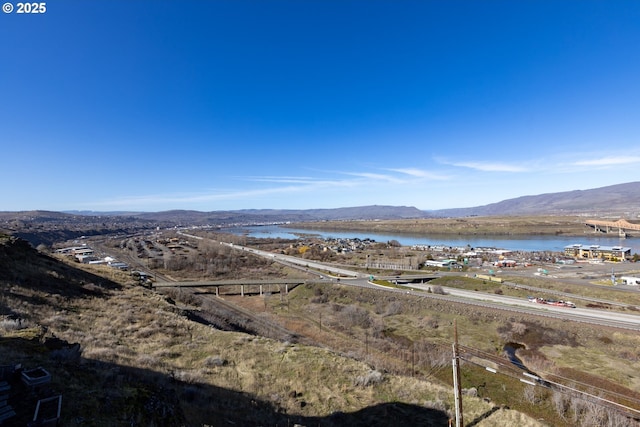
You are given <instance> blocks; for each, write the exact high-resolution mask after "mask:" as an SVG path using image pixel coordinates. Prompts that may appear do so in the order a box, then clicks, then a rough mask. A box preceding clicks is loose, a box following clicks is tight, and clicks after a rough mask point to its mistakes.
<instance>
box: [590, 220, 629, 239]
mask: <svg viewBox="0 0 640 427" xmlns="http://www.w3.org/2000/svg"><path fill="white" fill-rule="evenodd" d="M585 224H586V225H588V226H590V227H593V231H594V232H598V231H604V232H605V233H610V232H611V230H612V229H616V230H617V231H618V235H619V236H621V237H624V236H626V234H627V231H628V230H633V231H640V224H632V223H630V222H629V221H627V220H626V219H619V220H617V221H603V220H596V219H594V220H589V221H585ZM639 234H640V233H639Z"/></svg>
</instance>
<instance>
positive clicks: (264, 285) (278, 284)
mask: <svg viewBox="0 0 640 427" xmlns="http://www.w3.org/2000/svg"><path fill="white" fill-rule="evenodd" d="M316 282H321V281H319V280H305V279H277V278H276V279H263V280H251V279H237V280H214V281H202V282H156V283H153V284H152V288H153V289H156V288H178V289H179V288H211V287H213V288H215V291H216V295H220V288H222V287H227V288H232V291H231V292H225V293H226V294H227V295H229V294H240V295H242V296H244V295H245V294H259V295H262V294H263V293H264V292H269V293H280V292H283V293H284V294H287V293H288V292H289V290H290V289H293V288H295V287H296V286H298V285H302V284H305V283H316ZM272 286H273V287H275V289H272Z"/></svg>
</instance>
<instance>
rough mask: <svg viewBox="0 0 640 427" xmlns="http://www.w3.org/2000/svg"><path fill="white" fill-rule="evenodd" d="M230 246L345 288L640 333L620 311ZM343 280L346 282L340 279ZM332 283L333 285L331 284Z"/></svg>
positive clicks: (637, 323)
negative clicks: (378, 276)
mask: <svg viewBox="0 0 640 427" xmlns="http://www.w3.org/2000/svg"><path fill="white" fill-rule="evenodd" d="M223 244H225V245H228V246H229V247H231V248H233V249H236V250H242V251H248V252H251V253H253V254H255V255H258V256H263V257H266V258H270V259H272V260H273V261H276V262H280V263H283V264H286V265H290V266H291V265H295V266H298V267H302V268H305V269H307V268H308V269H314V270H318V271H320V272H318V275H319V276H320V277H323V278H327V277H328V278H331V279H332V281H333V282H337V281H340V283H342V284H344V285H350V286H359V287H366V288H374V289H379V290H385V291H388V292H398V293H405V294H410V295H415V296H419V297H427V298H433V299H441V300H447V301H452V302H458V303H463V304H470V305H476V306H480V307H484V308H493V309H498V310H504V311H512V312H515V313H522V314H529V315H536V316H543V317H550V318H556V319H563V320H572V321H576V322H582V323H588V324H593V325H600V326H609V327H616V328H622V329H628V330H636V331H640V315H635V314H628V313H620V312H616V311H603V310H598V309H591V308H565V307H554V306H550V305H544V304H536V303H531V302H529V301H528V300H524V299H521V298H514V297H508V296H503V295H495V294H487V293H481V292H475V291H466V290H460V289H454V288H446V289H444V291H445V295H438V294H433V293H429V292H427V291H428V288H429V285H428V284H408V285H406V287H405V288H404V289H399V288H390V287H386V286H381V285H377V284H375V283H372V282H370V281H369V280H368V279H369V275H368V274H365V273H360V272H355V271H351V270H348V269H345V268H339V267H335V266H331V265H327V264H323V263H321V262H317V261H309V260H305V259H300V258H296V257H291V256H287V255H281V254H274V253H271V252H266V251H261V250H258V249H253V248H249V247H244V246H239V245H235V244H232V243H223ZM322 271H326V272H329V273H331V274H333V275H338V276H340V277H339V278H338V277H335V276H333V277H331V276H326V275H324V274H322V273H321V272H322ZM340 279H342V280H340ZM328 283H331V282H328Z"/></svg>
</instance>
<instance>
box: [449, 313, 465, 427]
mask: <svg viewBox="0 0 640 427" xmlns="http://www.w3.org/2000/svg"><path fill="white" fill-rule="evenodd" d="M451 364H452V366H453V394H454V400H455V408H456V427H463V426H464V421H463V419H462V389H461V388H460V365H459V357H458V323H457V321H456V320H455V319H454V321H453V359H452V363H451Z"/></svg>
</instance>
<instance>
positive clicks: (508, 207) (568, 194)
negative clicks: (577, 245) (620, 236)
mask: <svg viewBox="0 0 640 427" xmlns="http://www.w3.org/2000/svg"><path fill="white" fill-rule="evenodd" d="M430 213H431V214H433V215H437V216H446V217H461V216H471V215H477V216H493V215H514V216H515V215H541V214H545V215H558V214H573V215H575V214H593V215H607V214H618V215H633V216H636V215H637V214H638V213H640V182H629V183H625V184H617V185H610V186H607V187H601V188H594V189H590V190H574V191H565V192H560V193H547V194H539V195H534V196H522V197H517V198H515V199H508V200H503V201H501V202H498V203H492V204H489V205H484V206H476V207H472V208H461V209H441V210H436V211H430Z"/></svg>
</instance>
